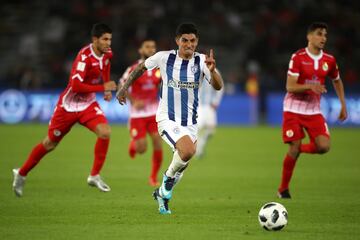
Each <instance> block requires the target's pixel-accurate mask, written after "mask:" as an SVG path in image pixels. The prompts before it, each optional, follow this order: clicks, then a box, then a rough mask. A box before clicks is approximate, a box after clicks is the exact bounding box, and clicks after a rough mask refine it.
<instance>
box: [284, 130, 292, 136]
mask: <svg viewBox="0 0 360 240" xmlns="http://www.w3.org/2000/svg"><path fill="white" fill-rule="evenodd" d="M286 136H287V137H293V136H294V131H293V130H287V131H286Z"/></svg>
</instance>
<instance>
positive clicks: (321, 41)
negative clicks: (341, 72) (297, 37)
mask: <svg viewBox="0 0 360 240" xmlns="http://www.w3.org/2000/svg"><path fill="white" fill-rule="evenodd" d="M308 40H309V43H310V44H311V45H312V46H313V47H315V48H318V49H323V48H324V47H325V43H326V40H327V31H326V29H325V28H317V29H316V30H315V31H313V32H311V33H309V34H308Z"/></svg>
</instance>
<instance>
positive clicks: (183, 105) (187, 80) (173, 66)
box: [145, 50, 211, 126]
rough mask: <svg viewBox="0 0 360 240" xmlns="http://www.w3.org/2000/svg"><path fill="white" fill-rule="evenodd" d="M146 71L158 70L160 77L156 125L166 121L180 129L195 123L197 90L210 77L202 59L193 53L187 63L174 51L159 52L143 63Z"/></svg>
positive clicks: (201, 56) (203, 58) (202, 57)
mask: <svg viewBox="0 0 360 240" xmlns="http://www.w3.org/2000/svg"><path fill="white" fill-rule="evenodd" d="M145 67H146V68H147V69H150V70H151V69H153V68H159V69H160V73H161V77H162V89H161V91H160V103H159V108H158V110H157V113H156V121H157V122H159V121H162V120H165V119H169V120H172V121H175V122H178V123H180V124H181V125H182V126H188V125H193V124H196V123H197V110H198V106H199V87H200V86H201V84H202V81H203V79H206V80H207V81H208V82H210V79H211V74H210V71H209V69H208V68H207V66H206V64H205V55H204V54H200V53H197V52H195V53H194V55H193V57H192V58H191V59H190V60H184V59H182V58H180V57H179V55H178V51H177V50H171V51H160V52H157V53H156V54H154V55H153V56H151V57H149V58H148V59H146V60H145Z"/></svg>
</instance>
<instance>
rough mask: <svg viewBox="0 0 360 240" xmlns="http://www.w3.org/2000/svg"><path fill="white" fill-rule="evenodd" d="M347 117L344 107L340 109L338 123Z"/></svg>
mask: <svg viewBox="0 0 360 240" xmlns="http://www.w3.org/2000/svg"><path fill="white" fill-rule="evenodd" d="M347 117H348V114H347V110H346V107H341V110H340V113H339V117H338V119H339V121H340V122H343V121H345V120H346V119H347Z"/></svg>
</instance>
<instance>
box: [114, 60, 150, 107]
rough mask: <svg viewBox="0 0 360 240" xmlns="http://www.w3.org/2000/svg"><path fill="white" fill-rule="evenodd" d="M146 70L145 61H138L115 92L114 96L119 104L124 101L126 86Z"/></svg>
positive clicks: (122, 103)
mask: <svg viewBox="0 0 360 240" xmlns="http://www.w3.org/2000/svg"><path fill="white" fill-rule="evenodd" d="M145 71H146V67H145V63H144V62H142V63H140V64H139V65H138V66H137V67H136V68H135V69H134V71H132V72H131V73H130V75H129V77H128V79H127V80H126V82H125V83H124V84H123V85H122V86H120V87H119V89H118V91H117V92H116V98H117V99H118V101H119V103H120V104H121V105H124V104H125V103H126V92H127V90H128V88H129V87H130V86H131V85H132V84H133V82H135V80H136V79H138V78H139V77H140V76H141V75H142V74H143V73H144V72H145Z"/></svg>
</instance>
